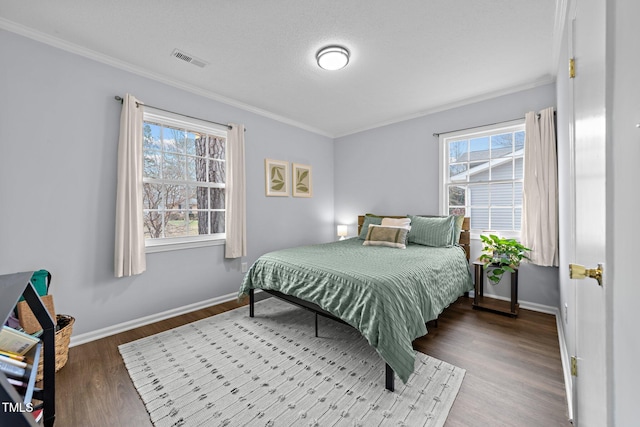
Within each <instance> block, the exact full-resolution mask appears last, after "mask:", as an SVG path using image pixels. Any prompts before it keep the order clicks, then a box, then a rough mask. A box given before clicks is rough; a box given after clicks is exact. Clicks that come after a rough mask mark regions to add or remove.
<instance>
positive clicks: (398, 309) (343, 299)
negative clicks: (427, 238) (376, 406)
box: [239, 215, 473, 391]
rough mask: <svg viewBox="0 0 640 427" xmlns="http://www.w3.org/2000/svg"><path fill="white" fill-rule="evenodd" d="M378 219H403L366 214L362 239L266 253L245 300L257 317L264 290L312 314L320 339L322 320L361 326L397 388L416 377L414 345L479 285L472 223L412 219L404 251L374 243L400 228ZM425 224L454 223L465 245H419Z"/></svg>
mask: <svg viewBox="0 0 640 427" xmlns="http://www.w3.org/2000/svg"><path fill="white" fill-rule="evenodd" d="M380 218H403V217H398V216H384V217H383V216H374V215H366V216H361V217H359V218H358V224H359V236H358V237H354V238H351V239H346V240H342V241H337V242H331V243H324V244H317V245H309V246H302V247H297V248H290V249H283V250H278V251H274V252H270V253H267V254H265V255H263V256H261V257H260V258H259V259H258V260H256V262H255V263H253V265H252V266H251V268H250V269H249V271H248V272H247V274H246V275H245V277H244V280H243V282H242V285H241V287H240V291H239V296H240V297H244V296H245V295H249V297H250V308H249V314H250V316H251V317H253V316H254V304H253V303H254V296H253V293H254V289H261V290H263V291H265V292H268V293H270V294H272V295H275V296H276V297H279V298H281V299H284V300H286V301H288V302H291V303H294V304H297V305H300V306H302V307H304V308H307V309H309V310H312V311H314V312H315V313H316V334H317V315H322V316H326V317H330V318H332V319H335V320H338V321H341V322H343V323H346V324H348V325H350V326H352V327H354V328H356V329H358V330H359V331H360V333H361V334H362V335H363V336H364V337H365V338H366V340H367V341H368V343H369V344H370V345H372V346H373V347H374V348H375V349H376V351H377V352H378V354H379V355H380V356H381V357H382V359H383V360H384V361H385V362H386V375H385V378H386V380H385V387H386V388H387V389H388V390H391V391H393V389H394V372H395V373H396V374H397V375H398V377H399V378H400V379H401V380H402V381H403V382H405V383H406V381H407V380H408V378H409V376H410V375H411V373H412V372H413V369H414V362H415V350H413V347H412V342H413V340H414V339H416V338H418V337H421V336H423V335H425V334H426V333H427V328H426V324H427V322H429V321H432V320H437V318H438V316H439V314H440V313H441V312H442V311H443V310H444V309H445V308H446V307H447V306H448V305H450V304H451V303H453V302H454V301H455V300H456V299H457V298H458V297H459V296H461V295H463V294H466V293H468V291H469V290H471V289H472V288H473V284H472V276H471V273H470V270H469V262H468V261H469V255H468V254H469V247H468V243H469V233H468V228H469V218H464V219H463V220H460V221H458V219H460V218H458V219H456V220H451V218H454V217H426V216H419V217H417V216H411V221H412V230H411V231H409V232H408V234H407V235H400V237H399V238H400V239H402V240H401V242H400V244H402V243H404V248H397V247H391V246H388V245H386V244H383V245H378V244H375V242H374V241H373V240H372V239H373V237H372V238H371V239H370V238H369V237H370V236H373V232H372V231H376V232H378V231H381V230H383V231H389V230H390V229H392V228H394V227H384V226H380V222H379V221H378V219H380ZM385 221H389V220H388V219H387V220H385ZM376 222H377V224H375V223H376ZM426 222H429V223H436V222H446V223H447V225H451V228H450V229H449V230H450V231H449V233H450V235H451V236H452V237H451V240H450V242H451V243H454V241H456V240H458V238H457V237H453V236H455V235H456V233H457V234H458V235H459V242H458V243H454V244H446V245H442V246H428V245H425V244H420V243H424V242H423V241H421V242H420V243H418V242H416V240H419V239H418V236H419V235H420V233H421V231H420V229H417V228H415V227H416V225H414V224H418V225H421V224H423V223H426ZM454 223H455V224H458V223H459V226H454V225H453V224H454ZM376 227H379V228H376ZM438 227H439V228H437V230H440V231H442V232H441V233H440V234H441V237H442V239H444V238H447V236H446V235H445V228H443V227H444V226H443V227H440V226H438ZM361 228H362V230H364V231H362V230H361ZM397 228H399V227H397ZM441 228H442V230H441ZM456 228H459V229H460V230H459V231H458V230H457V229H456ZM369 230H371V231H369ZM391 231H393V232H395V230H391ZM412 233H413V234H415V236H416V238H415V239H413V241H412ZM363 236H364V237H363ZM396 238H398V237H397V236H396ZM442 241H444V240H442Z"/></svg>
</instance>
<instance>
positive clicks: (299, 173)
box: [292, 163, 313, 197]
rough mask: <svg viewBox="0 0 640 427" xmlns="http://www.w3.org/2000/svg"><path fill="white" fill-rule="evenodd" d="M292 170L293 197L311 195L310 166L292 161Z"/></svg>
mask: <svg viewBox="0 0 640 427" xmlns="http://www.w3.org/2000/svg"><path fill="white" fill-rule="evenodd" d="M292 172H293V173H292V180H293V186H292V188H293V197H311V196H312V195H313V187H312V182H311V166H309V165H301V164H298V163H293V168H292Z"/></svg>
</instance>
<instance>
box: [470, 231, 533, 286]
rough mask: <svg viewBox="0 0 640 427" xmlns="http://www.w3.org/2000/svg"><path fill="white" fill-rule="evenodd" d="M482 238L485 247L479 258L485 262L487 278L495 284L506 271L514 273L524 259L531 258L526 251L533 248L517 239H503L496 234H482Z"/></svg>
mask: <svg viewBox="0 0 640 427" xmlns="http://www.w3.org/2000/svg"><path fill="white" fill-rule="evenodd" d="M480 239H481V240H482V244H483V247H482V255H480V258H478V259H479V260H480V261H481V262H483V263H484V269H485V270H486V271H487V279H489V280H490V281H491V283H493V284H494V285H497V284H498V283H500V280H502V275H503V274H504V273H505V272H509V273H513V272H514V271H515V270H514V268H517V267H519V266H520V262H521V261H522V260H523V259H526V260H528V259H529V257H528V256H527V254H526V253H527V252H528V251H530V250H531V249H529V248H527V247H525V246H524V245H522V244H521V243H520V242H518V241H517V240H515V239H503V238H501V237H498V236H496V235H494V234H491V235H489V236H483V235H480Z"/></svg>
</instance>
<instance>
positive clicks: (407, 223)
mask: <svg viewBox="0 0 640 427" xmlns="http://www.w3.org/2000/svg"><path fill="white" fill-rule="evenodd" d="M380 225H382V226H383V227H401V228H405V229H407V230H411V218H382V223H381V224H380Z"/></svg>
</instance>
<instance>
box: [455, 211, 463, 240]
mask: <svg viewBox="0 0 640 427" xmlns="http://www.w3.org/2000/svg"><path fill="white" fill-rule="evenodd" d="M454 218H455V220H454V223H453V244H454V245H457V244H458V243H460V234H461V233H462V223H463V222H464V215H455V216H454Z"/></svg>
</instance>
